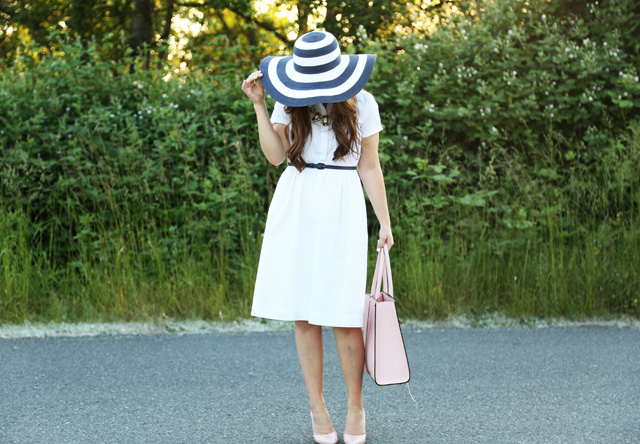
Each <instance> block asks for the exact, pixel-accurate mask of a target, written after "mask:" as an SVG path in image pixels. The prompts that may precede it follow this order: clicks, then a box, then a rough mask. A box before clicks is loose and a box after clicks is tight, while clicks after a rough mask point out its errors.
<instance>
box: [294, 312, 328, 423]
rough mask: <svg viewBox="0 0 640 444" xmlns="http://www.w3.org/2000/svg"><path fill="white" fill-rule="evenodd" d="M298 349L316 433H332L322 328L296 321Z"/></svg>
mask: <svg viewBox="0 0 640 444" xmlns="http://www.w3.org/2000/svg"><path fill="white" fill-rule="evenodd" d="M296 347H297V349H298V358H299V359H300V367H301V368H302V375H303V376H304V382H305V383H306V385H307V391H308V392H309V405H310V407H311V413H312V414H313V420H314V422H315V425H316V428H315V430H314V433H317V434H325V433H331V432H333V431H334V428H333V424H332V423H331V418H330V417H329V412H327V407H326V406H325V403H324V397H323V396H322V358H323V349H322V326H320V325H313V324H309V323H308V322H307V321H296Z"/></svg>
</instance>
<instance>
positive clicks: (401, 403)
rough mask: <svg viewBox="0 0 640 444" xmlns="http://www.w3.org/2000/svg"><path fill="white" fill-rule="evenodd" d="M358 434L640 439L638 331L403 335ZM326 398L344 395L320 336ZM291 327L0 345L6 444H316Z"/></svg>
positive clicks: (435, 438) (432, 439)
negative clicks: (405, 375) (391, 373)
mask: <svg viewBox="0 0 640 444" xmlns="http://www.w3.org/2000/svg"><path fill="white" fill-rule="evenodd" d="M404 334H405V341H406V343H407V350H408V352H409V359H410V364H411V372H412V379H411V383H410V388H411V392H412V393H413V396H414V397H415V399H416V400H417V404H414V402H413V401H412V400H411V398H410V397H409V395H408V394H407V392H406V390H405V391H404V393H400V390H401V388H400V387H397V386H389V387H378V386H376V385H375V384H374V383H373V381H371V379H370V378H369V377H368V375H365V384H364V386H365V408H366V412H367V433H368V440H367V443H369V444H373V443H392V444H396V443H465V444H467V443H490V444H496V443H510V444H511V443H562V444H570V443H598V444H602V443H640V331H639V330H634V329H608V328H570V329H562V328H547V329H519V328H517V329H464V330H460V329H429V330H415V329H405V331H404ZM325 386H326V391H325V399H326V401H327V405H328V408H329V411H330V412H331V413H332V418H333V421H334V425H335V426H336V429H337V430H338V432H339V433H340V432H341V431H342V429H343V428H344V420H345V414H346V391H345V388H344V382H343V379H342V373H341V370H340V366H339V362H338V358H337V354H336V351H335V343H334V341H333V334H332V332H331V331H330V330H327V331H325ZM309 422H310V421H309V413H308V403H307V398H306V391H305V387H304V382H303V379H302V375H301V373H300V370H299V367H298V362H297V357H296V350H295V343H294V338H293V333H292V332H273V333H207V334H201V335H171V334H163V335H150V336H98V337H88V338H45V339H5V340H0V443H1V444H23V443H29V444H58V443H60V444H62V443H74V444H75V443H83V444H84V443H87V444H89V443H90V444H97V443H117V444H127V443H132V444H137V443H154V444H162V443H168V444H169V443H170V444H173V443H185V444H187V443H188V444H198V443H287V444H288V443H292V444H294V443H295V444H297V443H300V444H306V443H309V444H311V443H312V442H313V440H312V438H311V425H310V423H309Z"/></svg>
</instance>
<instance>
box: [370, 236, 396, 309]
mask: <svg viewBox="0 0 640 444" xmlns="http://www.w3.org/2000/svg"><path fill="white" fill-rule="evenodd" d="M380 284H382V290H383V291H384V292H385V293H387V294H388V295H389V296H391V297H393V279H392V278H391V261H390V259H389V249H388V248H387V244H384V246H383V248H382V249H381V250H380V251H378V259H377V261H376V268H375V272H374V274H373V280H372V281H371V293H370V294H371V295H376V294H378V293H379V292H380Z"/></svg>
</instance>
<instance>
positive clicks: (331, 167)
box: [289, 163, 358, 170]
mask: <svg viewBox="0 0 640 444" xmlns="http://www.w3.org/2000/svg"><path fill="white" fill-rule="evenodd" d="M289 166H293V164H292V163H289ZM305 168H315V169H317V170H325V169H326V170H357V169H358V167H355V166H340V165H326V164H324V163H308V164H306V165H305Z"/></svg>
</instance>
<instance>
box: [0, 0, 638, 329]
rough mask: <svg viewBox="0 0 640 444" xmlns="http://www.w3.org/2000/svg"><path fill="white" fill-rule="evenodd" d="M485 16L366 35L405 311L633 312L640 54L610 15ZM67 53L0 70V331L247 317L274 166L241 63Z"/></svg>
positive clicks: (499, 9) (67, 47) (69, 47)
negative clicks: (100, 321) (162, 67)
mask: <svg viewBox="0 0 640 444" xmlns="http://www.w3.org/2000/svg"><path fill="white" fill-rule="evenodd" d="M619 1H622V0H619ZM485 3H486V5H487V6H486V8H487V10H486V11H485V12H484V13H482V14H480V15H479V16H478V17H454V18H453V19H452V21H451V24H450V25H449V26H445V27H441V28H439V29H438V30H436V31H435V32H434V33H433V34H431V35H430V36H424V35H418V34H407V35H398V36H397V38H396V39H394V40H393V41H388V42H387V41H385V42H381V41H369V40H367V39H366V37H363V38H362V40H361V41H360V42H359V45H361V46H363V47H364V48H366V50H367V51H369V52H375V53H377V54H378V62H377V64H376V68H375V71H374V75H373V77H372V79H371V81H370V82H369V84H368V86H367V89H368V90H369V91H371V92H372V93H373V94H374V95H375V96H376V98H377V99H378V101H379V103H380V109H381V113H382V120H383V124H384V126H385V131H384V132H383V133H382V134H381V144H380V157H381V160H382V163H383V168H384V171H385V178H386V183H387V190H388V194H389V205H390V211H391V214H392V221H393V223H394V232H395V237H396V241H397V243H398V249H397V251H398V253H397V255H398V256H397V257H398V259H397V260H396V261H395V262H394V263H395V264H396V267H397V269H398V270H399V271H398V275H399V276H400V279H399V282H400V283H401V284H400V287H399V291H400V292H404V294H405V295H406V298H405V299H404V302H405V304H404V305H403V310H405V314H407V315H411V316H418V317H421V316H425V315H426V316H436V317H440V316H446V315H447V314H448V313H451V312H455V311H460V310H478V311H482V310H503V311H506V312H508V313H510V314H512V315H519V314H521V313H526V314H535V315H554V316H557V315H580V314H582V315H591V314H597V313H602V312H607V311H609V312H614V313H622V312H628V313H633V314H636V315H637V314H638V313H640V311H639V310H640V307H639V306H638V300H637V295H638V293H639V292H640V280H639V277H638V275H637V273H635V271H634V270H636V269H637V267H638V266H640V258H639V257H638V254H637V252H638V250H640V245H637V244H638V238H639V237H640V236H638V234H639V233H640V219H639V218H638V215H639V212H638V209H639V206H640V205H639V204H640V202H639V195H640V190H639V187H638V185H639V184H640V170H639V169H640V166H639V165H640V124H639V123H638V118H639V114H640V84H639V82H638V72H637V68H636V66H637V64H635V62H634V60H637V54H633V53H632V52H625V51H626V50H622V49H621V48H632V47H633V46H632V45H631V46H629V44H628V43H629V42H626V41H622V40H621V39H622V38H624V36H625V34H624V33H619V32H617V31H616V30H615V29H614V28H607V27H605V26H604V25H603V26H599V24H600V23H604V22H605V21H604V19H602V20H601V19H600V16H599V15H598V14H603V16H606V17H608V18H607V20H608V21H606V23H613V22H612V21H611V20H613V19H612V18H611V17H614V16H612V15H611V13H610V11H611V10H606V11H605V12H606V14H605V13H604V12H602V11H601V10H600V9H595V10H594V11H595V12H594V17H593V20H591V21H587V22H585V21H584V20H581V19H578V18H575V17H572V16H560V17H557V14H555V10H554V5H553V4H552V3H549V2H545V1H540V2H533V3H532V2H527V3H528V6H527V5H525V3H524V2H518V1H510V0H499V1H495V2H494V3H489V2H485ZM525 6H526V8H525ZM611 8H615V4H612V6H611ZM524 9H526V12H524ZM607 14H609V15H607ZM625 23H626V22H625ZM60 48H61V51H60V52H59V53H56V54H53V55H47V56H41V54H42V50H41V49H39V48H36V47H31V48H26V49H25V51H24V52H22V53H21V55H20V56H19V58H18V60H16V61H15V63H14V64H13V65H12V67H11V68H10V69H4V70H0V175H1V177H2V182H1V183H0V220H1V221H2V223H1V224H0V235H2V236H1V237H2V239H0V246H1V247H2V252H1V253H0V264H1V265H2V267H3V268H2V274H0V290H2V289H4V293H5V295H7V296H5V297H4V298H3V299H2V303H1V304H0V308H2V313H3V314H0V319H6V320H13V321H17V320H22V319H25V318H33V317H35V318H37V317H38V316H41V317H44V318H55V319H65V317H67V316H68V318H69V319H93V318H102V317H104V318H108V319H113V318H127V319H131V318H140V317H145V316H151V315H154V316H155V315H161V314H164V313H168V314H169V315H172V316H180V317H185V316H196V317H207V318H212V317H218V316H221V317H222V316H236V315H240V316H246V315H247V314H248V307H249V305H250V300H251V291H252V286H253V279H254V273H255V268H256V265H257V259H258V254H259V247H260V241H261V238H260V235H259V233H261V232H262V229H263V227H264V221H265V217H266V210H267V208H268V203H269V200H270V196H271V193H272V190H273V188H274V185H275V182H276V181H277V176H278V175H279V170H278V169H276V168H273V167H270V166H269V165H268V163H267V161H266V160H265V159H264V156H263V155H262V153H261V151H260V148H259V145H258V138H257V128H256V124H255V116H254V113H253V108H252V106H251V104H250V102H249V101H248V100H247V99H246V98H245V97H244V96H243V94H242V92H241V90H240V84H241V81H242V78H244V77H245V76H246V74H247V68H246V67H245V66H244V65H245V63H244V62H238V66H237V68H236V69H230V68H229V67H228V66H226V65H225V67H224V69H220V68H217V67H215V66H202V67H201V68H199V69H198V70H196V71H195V72H192V73H191V74H185V75H180V76H177V77H173V78H172V79H170V80H168V81H165V79H164V78H165V74H166V73H164V72H154V71H151V72H145V71H143V70H140V69H138V68H139V66H140V63H141V61H139V60H136V59H134V58H132V57H131V56H130V55H127V57H125V59H124V64H123V65H118V64H115V63H114V62H104V61H102V60H101V59H100V57H99V56H98V54H99V53H98V51H97V50H96V48H95V46H93V45H91V44H90V45H89V46H88V47H86V46H83V45H82V44H80V43H78V42H74V41H65V42H61V45H60ZM629 51H631V50H629ZM35 54H39V55H38V56H36V55H35ZM225 59H226V58H225ZM269 104H270V105H272V104H273V102H272V101H270V102H269ZM369 221H370V223H369V230H370V233H375V232H376V231H377V227H376V225H377V223H376V221H375V216H374V214H373V212H372V211H370V214H369ZM372 239H373V237H372ZM634 251H635V253H634ZM610 270H611V271H610ZM614 275H615V278H614ZM514 276H515V277H516V278H517V277H518V276H519V279H514Z"/></svg>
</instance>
